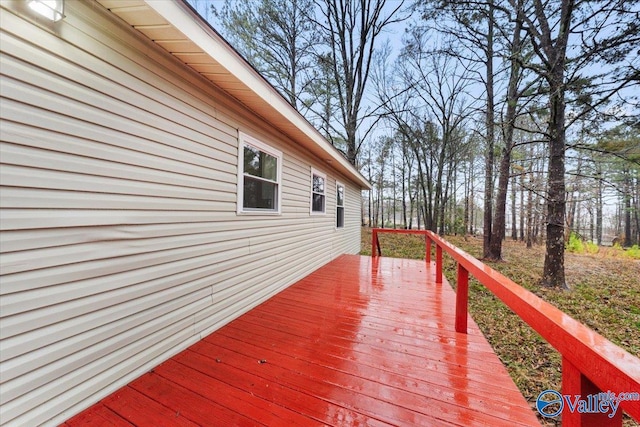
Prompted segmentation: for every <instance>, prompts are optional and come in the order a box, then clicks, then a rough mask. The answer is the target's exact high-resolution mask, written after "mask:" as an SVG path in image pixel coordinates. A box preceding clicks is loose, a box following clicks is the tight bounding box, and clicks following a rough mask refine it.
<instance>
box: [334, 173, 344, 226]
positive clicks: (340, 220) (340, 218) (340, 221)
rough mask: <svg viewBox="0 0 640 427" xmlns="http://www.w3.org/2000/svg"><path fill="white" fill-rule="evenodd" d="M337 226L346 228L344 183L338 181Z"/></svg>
mask: <svg viewBox="0 0 640 427" xmlns="http://www.w3.org/2000/svg"><path fill="white" fill-rule="evenodd" d="M336 228H344V185H342V184H340V183H339V182H338V183H336Z"/></svg>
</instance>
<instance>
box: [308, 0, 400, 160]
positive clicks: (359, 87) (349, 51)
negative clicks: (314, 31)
mask: <svg viewBox="0 0 640 427" xmlns="http://www.w3.org/2000/svg"><path fill="white" fill-rule="evenodd" d="M314 1H315V4H316V7H317V9H318V10H319V11H320V13H321V14H322V18H323V19H321V20H316V21H315V22H316V24H317V25H318V27H319V28H320V29H321V30H322V31H323V33H324V36H325V41H326V44H327V47H328V50H329V56H330V58H331V65H332V66H333V70H332V71H333V77H334V81H335V83H336V92H337V96H338V107H339V111H340V116H341V125H342V128H343V129H342V130H343V131H344V133H343V134H342V135H340V136H341V137H342V138H343V140H344V141H345V143H346V153H345V154H346V157H347V159H348V160H349V162H351V163H352V164H354V165H355V164H356V159H357V156H358V152H359V151H360V146H361V144H362V141H363V140H364V139H365V138H366V135H367V133H368V132H369V131H366V132H365V134H364V135H362V136H361V137H360V139H359V138H358V137H359V135H358V130H359V127H360V124H361V123H362V120H363V119H364V118H365V117H366V116H367V115H368V114H369V113H371V111H369V113H365V112H363V99H364V96H365V90H366V88H367V83H368V81H369V76H370V71H371V66H372V61H373V56H374V55H373V54H374V50H375V48H376V41H377V40H378V39H379V37H380V34H381V33H382V32H383V30H384V29H385V28H387V27H389V26H390V25H392V24H394V23H396V22H399V21H401V20H403V19H405V17H403V16H401V10H402V7H403V5H404V1H399V2H393V3H392V4H389V5H387V1H386V0H353V1H342V0H314Z"/></svg>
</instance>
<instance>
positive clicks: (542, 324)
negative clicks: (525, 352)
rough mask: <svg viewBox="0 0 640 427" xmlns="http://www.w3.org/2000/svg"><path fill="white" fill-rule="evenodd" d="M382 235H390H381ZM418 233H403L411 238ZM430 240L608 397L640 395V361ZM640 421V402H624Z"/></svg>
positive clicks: (443, 243) (455, 249)
mask: <svg viewBox="0 0 640 427" xmlns="http://www.w3.org/2000/svg"><path fill="white" fill-rule="evenodd" d="M376 231H377V232H388V231H389V230H387V229H377V230H376ZM411 231H412V230H400V232H411ZM413 231H414V232H415V231H417V233H415V234H421V235H424V234H426V235H427V236H428V237H429V239H431V240H432V241H434V242H435V243H436V244H437V245H438V246H440V247H441V248H442V249H444V251H445V252H447V253H448V254H449V255H450V256H451V257H452V258H453V259H454V260H455V261H457V262H458V263H459V264H460V265H461V266H462V267H464V268H465V269H466V270H467V271H469V273H471V274H472V275H473V276H474V277H475V278H476V279H477V280H478V281H479V282H480V283H482V284H483V285H484V286H485V287H486V288H487V289H489V290H490V291H491V292H492V293H493V294H494V295H496V296H497V297H498V298H500V299H501V300H502V302H504V303H505V304H506V305H507V306H508V307H509V308H510V309H511V310H512V311H513V312H514V313H515V314H516V315H518V316H519V317H520V318H521V319H522V320H524V321H525V322H526V323H527V324H528V325H529V326H531V327H532V328H533V329H534V330H535V331H536V332H538V333H539V334H540V335H541V336H542V337H543V338H544V339H545V340H547V342H549V344H551V345H552V346H553V347H554V348H555V349H556V350H558V352H560V353H561V354H562V356H563V357H565V358H566V359H567V360H569V361H570V362H571V363H572V364H573V365H574V366H576V367H577V368H578V369H579V370H580V371H581V372H582V373H583V374H584V375H585V376H586V377H587V378H589V379H590V380H591V382H593V383H594V384H595V385H596V386H598V387H599V388H600V389H601V390H603V391H612V392H614V393H622V392H640V359H639V358H637V357H636V356H634V355H632V354H630V353H629V352H627V351H625V350H624V349H622V348H620V347H619V346H617V345H615V344H614V343H612V342H611V341H609V340H608V339H606V338H605V337H603V336H602V335H600V334H598V333H597V332H595V331H593V330H592V329H590V328H588V327H587V326H585V325H583V324H582V323H580V322H578V321H577V320H575V319H573V318H572V317H571V316H569V315H568V314H566V313H564V312H563V311H561V310H559V309H558V308H556V307H554V306H553V305H551V304H549V303H548V302H546V301H544V300H543V299H541V298H540V297H538V296H537V295H535V294H533V293H532V292H530V291H528V290H526V289H525V288H523V287H522V286H520V285H518V284H516V283H515V282H514V281H512V280H511V279H509V278H508V277H506V276H504V275H502V274H501V273H499V272H497V271H496V270H494V269H492V268H491V267H489V266H488V265H486V264H484V263H483V262H481V261H479V260H478V259H476V258H474V257H472V256H471V255H469V254H468V253H466V252H465V251H463V250H462V249H460V248H458V247H456V246H454V245H452V244H451V243H449V242H447V241H446V240H444V239H443V238H442V237H440V236H438V235H437V234H435V233H433V232H431V231H425V230H413ZM621 405H622V407H623V408H624V409H625V410H626V411H627V412H628V413H629V414H630V415H631V416H632V417H634V418H636V419H640V402H637V401H635V402H631V401H627V402H621Z"/></svg>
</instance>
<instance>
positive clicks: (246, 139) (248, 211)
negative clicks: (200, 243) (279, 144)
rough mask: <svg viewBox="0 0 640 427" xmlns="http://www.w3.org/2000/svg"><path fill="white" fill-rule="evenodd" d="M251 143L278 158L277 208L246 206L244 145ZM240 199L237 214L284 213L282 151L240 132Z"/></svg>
mask: <svg viewBox="0 0 640 427" xmlns="http://www.w3.org/2000/svg"><path fill="white" fill-rule="evenodd" d="M245 145H250V146H252V147H254V148H257V149H258V150H260V151H263V152H265V153H267V154H269V155H271V156H273V157H275V158H276V159H277V162H278V177H277V179H278V182H277V184H278V192H277V198H278V200H277V201H276V204H277V209H245V208H244V146H245ZM237 193H238V199H237V214H238V215H280V214H281V213H282V151H279V150H276V149H275V148H273V147H271V146H270V145H267V144H265V143H264V142H262V141H259V140H257V139H255V138H253V137H252V136H250V135H247V134H246V133H243V132H238V191H237Z"/></svg>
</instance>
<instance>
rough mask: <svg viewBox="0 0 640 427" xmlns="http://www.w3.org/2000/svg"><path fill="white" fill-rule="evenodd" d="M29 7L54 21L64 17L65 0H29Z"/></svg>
mask: <svg viewBox="0 0 640 427" xmlns="http://www.w3.org/2000/svg"><path fill="white" fill-rule="evenodd" d="M29 7H30V8H31V10H33V11H34V12H36V13H39V14H40V15H42V16H44V17H45V18H47V19H49V20H51V21H53V22H56V21H59V20H61V19H62V18H64V0H29Z"/></svg>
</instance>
